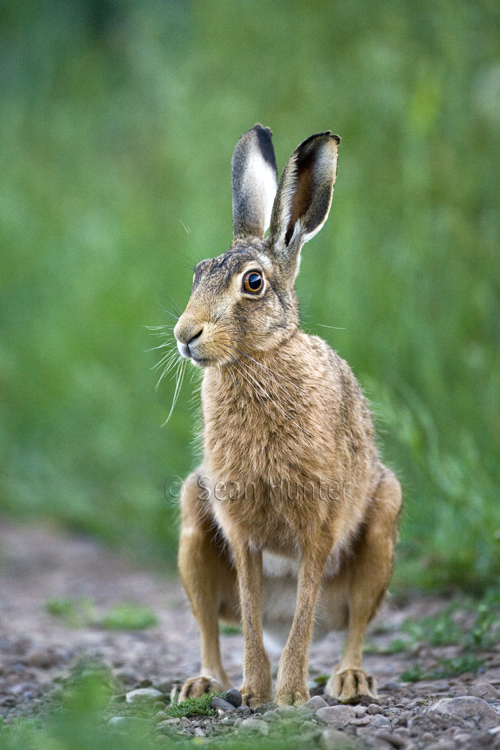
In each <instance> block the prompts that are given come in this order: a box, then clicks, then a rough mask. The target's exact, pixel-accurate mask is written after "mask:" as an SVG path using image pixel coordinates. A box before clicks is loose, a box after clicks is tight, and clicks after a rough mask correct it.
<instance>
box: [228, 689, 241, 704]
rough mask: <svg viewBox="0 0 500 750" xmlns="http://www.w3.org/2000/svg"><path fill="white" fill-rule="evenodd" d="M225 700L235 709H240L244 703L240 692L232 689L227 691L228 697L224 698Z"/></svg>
mask: <svg viewBox="0 0 500 750" xmlns="http://www.w3.org/2000/svg"><path fill="white" fill-rule="evenodd" d="M224 698H225V700H227V702H228V703H231V704H232V705H233V706H234V707H235V708H239V707H240V706H241V703H242V700H243V699H242V697H241V693H240V691H239V690H236V688H231V689H230V690H228V691H227V693H226V695H225V696H224Z"/></svg>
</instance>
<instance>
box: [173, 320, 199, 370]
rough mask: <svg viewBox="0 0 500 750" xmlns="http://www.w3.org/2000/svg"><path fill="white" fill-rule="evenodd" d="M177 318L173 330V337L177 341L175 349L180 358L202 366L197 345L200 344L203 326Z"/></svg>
mask: <svg viewBox="0 0 500 750" xmlns="http://www.w3.org/2000/svg"><path fill="white" fill-rule="evenodd" d="M183 317H184V316H181V317H180V318H179V321H178V322H177V325H176V326H175V328H174V336H175V338H176V339H177V348H178V350H179V354H180V355H181V357H185V358H186V359H192V360H193V362H195V363H196V364H203V361H204V360H203V357H201V356H200V352H199V351H198V345H199V344H200V340H201V336H202V333H203V325H201V324H200V323H197V322H196V321H193V320H191V321H183Z"/></svg>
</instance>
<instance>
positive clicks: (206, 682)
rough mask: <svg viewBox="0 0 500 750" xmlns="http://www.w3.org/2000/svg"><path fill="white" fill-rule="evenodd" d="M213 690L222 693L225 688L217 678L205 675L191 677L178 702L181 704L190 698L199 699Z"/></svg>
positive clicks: (182, 689)
mask: <svg viewBox="0 0 500 750" xmlns="http://www.w3.org/2000/svg"><path fill="white" fill-rule="evenodd" d="M211 690H214V691H215V692H216V693H222V692H223V691H224V686H223V685H222V683H220V682H219V681H218V680H216V679H215V677H205V676H204V675H198V677H190V678H189V679H188V680H186V682H185V683H184V685H183V686H182V688H181V692H180V693H179V698H178V702H179V703H181V702H182V701H185V700H187V699H188V698H199V697H200V696H201V695H204V694H205V693H209V692H210V691H211Z"/></svg>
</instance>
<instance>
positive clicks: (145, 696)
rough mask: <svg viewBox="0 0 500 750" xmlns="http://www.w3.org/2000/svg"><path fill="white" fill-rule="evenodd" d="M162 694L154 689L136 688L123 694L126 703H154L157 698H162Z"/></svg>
mask: <svg viewBox="0 0 500 750" xmlns="http://www.w3.org/2000/svg"><path fill="white" fill-rule="evenodd" d="M163 697H164V695H163V693H160V691H159V690H156V689H155V688H150V687H148V688H138V689H137V690H131V691H130V692H129V693H126V694H125V700H126V701H127V703H154V702H155V701H157V700H158V699H159V698H163Z"/></svg>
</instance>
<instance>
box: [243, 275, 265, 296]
mask: <svg viewBox="0 0 500 750" xmlns="http://www.w3.org/2000/svg"><path fill="white" fill-rule="evenodd" d="M263 284H264V281H263V279H262V274H261V273H259V271H248V273H246V274H245V275H244V277H243V289H244V290H245V292H250V294H257V293H258V292H260V291H261V289H262V286H263Z"/></svg>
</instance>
